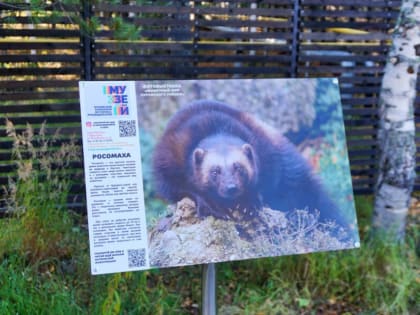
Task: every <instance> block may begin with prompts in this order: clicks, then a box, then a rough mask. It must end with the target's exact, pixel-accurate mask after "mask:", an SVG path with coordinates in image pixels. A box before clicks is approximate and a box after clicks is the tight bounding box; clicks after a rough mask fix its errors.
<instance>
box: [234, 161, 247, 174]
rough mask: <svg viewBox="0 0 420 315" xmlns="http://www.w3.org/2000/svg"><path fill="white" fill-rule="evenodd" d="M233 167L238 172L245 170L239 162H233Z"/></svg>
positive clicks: (241, 172)
mask: <svg viewBox="0 0 420 315" xmlns="http://www.w3.org/2000/svg"><path fill="white" fill-rule="evenodd" d="M233 169H234V170H235V172H237V173H239V174H243V173H244V172H245V170H244V167H243V166H242V165H241V164H239V163H235V164H233Z"/></svg>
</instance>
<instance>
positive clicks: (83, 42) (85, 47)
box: [80, 0, 93, 81]
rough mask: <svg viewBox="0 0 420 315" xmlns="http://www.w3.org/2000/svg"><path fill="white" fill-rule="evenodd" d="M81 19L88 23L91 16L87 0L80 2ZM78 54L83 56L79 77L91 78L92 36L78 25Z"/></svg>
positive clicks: (90, 8)
mask: <svg viewBox="0 0 420 315" xmlns="http://www.w3.org/2000/svg"><path fill="white" fill-rule="evenodd" d="M81 15H82V19H83V21H84V22H85V23H86V25H89V20H90V18H91V16H92V7H91V5H90V1H89V0H83V2H82V12H81ZM80 28H81V29H80V54H81V56H82V58H83V73H82V74H81V78H83V79H84V80H88V81H89V80H92V79H93V64H92V47H93V38H92V36H91V34H89V33H88V32H87V30H83V29H82V27H81V26H80Z"/></svg>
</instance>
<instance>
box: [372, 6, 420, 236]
mask: <svg viewBox="0 0 420 315" xmlns="http://www.w3.org/2000/svg"><path fill="white" fill-rule="evenodd" d="M419 49H420V0H403V3H402V7H401V12H400V16H399V19H398V22H397V26H396V28H395V32H394V35H393V44H392V47H391V50H390V54H389V57H388V61H387V64H386V67H385V74H384V77H383V81H382V87H381V92H380V97H379V115H380V126H379V132H378V138H379V149H380V154H381V156H380V161H379V176H378V179H377V183H376V192H375V207H374V217H373V222H372V223H373V229H374V232H375V233H377V232H381V233H385V234H386V235H387V236H389V237H390V239H391V240H395V241H400V240H402V239H403V238H404V231H405V223H406V217H407V213H408V207H409V203H410V198H411V192H412V190H413V186H414V180H415V166H416V143H415V122H414V106H413V104H414V100H415V96H416V79H417V72H418V67H419V56H418V55H419V54H418V50H419Z"/></svg>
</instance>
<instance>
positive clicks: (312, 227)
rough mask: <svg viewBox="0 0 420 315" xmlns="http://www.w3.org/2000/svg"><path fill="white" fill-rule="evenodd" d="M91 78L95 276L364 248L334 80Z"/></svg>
mask: <svg viewBox="0 0 420 315" xmlns="http://www.w3.org/2000/svg"><path fill="white" fill-rule="evenodd" d="M79 87H80V101H81V102H80V103H81V113H82V131H83V149H84V165H85V180H86V195H87V210H88V222H89V240H90V255H91V268H92V273H93V274H104V273H112V272H123V271H134V270H144V269H149V268H159V267H171V266H182V265H191V264H207V263H214V262H220V261H229V260H242V259H250V258H258V257H269V256H281V255H290V254H300V253H308V252H316V251H328V250H340V249H349V248H356V247H359V235H358V232H357V222H356V215H355V209H354V201H353V193H352V185H351V177H350V168H349V161H348V156H347V149H346V141H345V133H344V125H343V116H342V108H341V104H340V95H339V88H338V81H337V80H336V79H327V78H323V79H229V80H170V81H169V80H168V81H157V80H156V81H93V82H90V81H89V82H87V81H86V82H80V84H79Z"/></svg>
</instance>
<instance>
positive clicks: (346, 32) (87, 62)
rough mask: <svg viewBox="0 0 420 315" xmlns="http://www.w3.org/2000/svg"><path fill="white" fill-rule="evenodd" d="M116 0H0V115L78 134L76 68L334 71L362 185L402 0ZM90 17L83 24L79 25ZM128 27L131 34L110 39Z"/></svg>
mask: <svg viewBox="0 0 420 315" xmlns="http://www.w3.org/2000/svg"><path fill="white" fill-rule="evenodd" d="M54 3H56V2H54ZM121 3H124V4H119V5H116V4H109V2H106V1H95V4H91V3H89V1H84V2H82V4H80V5H78V6H73V7H65V8H63V7H62V6H60V4H59V3H58V4H55V5H54V6H51V7H48V6H47V7H44V8H42V10H39V11H38V10H33V8H32V9H31V10H29V7H28V6H27V4H26V2H25V1H22V3H18V2H16V1H13V2H10V4H7V3H4V2H2V3H0V81H1V84H0V95H1V98H0V113H1V115H2V116H3V117H6V116H7V117H8V118H9V119H10V120H11V121H12V122H13V123H14V124H15V125H16V126H17V127H18V129H19V130H22V129H23V128H24V127H25V124H26V123H30V124H32V125H33V126H35V127H36V126H39V125H40V123H42V122H43V121H44V120H46V121H47V126H48V131H49V132H50V133H53V132H54V130H55V129H56V128H57V127H60V128H61V130H62V134H64V135H70V134H77V135H79V136H80V115H79V101H78V88H77V83H78V80H82V79H83V80H117V79H118V80H140V79H175V78H176V79H183V78H232V77H234V78H251V77H252V78H259V77H261V78H267V77H338V78H339V80H340V89H341V95H342V103H343V107H344V116H345V123H346V131H347V139H348V146H349V155H350V162H351V171H352V176H353V185H354V190H355V192H356V193H359V194H366V193H372V191H373V186H374V178H375V173H376V162H377V160H378V152H377V143H376V138H375V137H376V131H377V125H378V116H377V102H378V93H379V88H380V84H381V79H382V75H383V69H384V65H385V62H386V56H387V52H388V48H389V45H390V32H391V30H392V28H393V26H394V25H395V22H396V18H397V16H398V12H399V7H400V4H401V1H391V0H387V1H378V0H322V1H316V0H277V1H274V0H272V1H269V0H268V1H251V0H248V1H246V0H243V1H121ZM136 3H140V4H136ZM63 9H64V11H65V14H57V13H56V12H60V11H63ZM127 23H128V24H127ZM92 24H96V25H97V27H96V30H95V31H94V32H89V31H88V30H86V27H81V26H80V25H82V26H83V25H84V26H86V25H92ZM127 25H131V27H127ZM130 32H133V33H134V35H136V34H138V35H139V36H137V38H136V39H134V40H121V39H120V38H121V37H122V36H127V35H128V36H130ZM417 90H418V91H419V90H420V84H419V85H418V86H417ZM419 104H420V102H419V99H417V100H416V123H417V125H419V123H420V121H419V113H420V110H419ZM0 143H1V149H0V156H1V163H0V185H6V184H7V177H8V176H10V175H13V174H14V166H13V162H12V161H11V159H10V158H11V148H12V143H11V142H10V140H9V139H7V137H6V135H5V128H4V126H3V124H2V126H1V127H0ZM418 143H419V142H418ZM80 167H82V166H81V165H76V166H75V169H77V168H80ZM76 182H79V184H78V185H75V186H74V189H73V192H72V196H71V200H72V203H73V206H77V207H81V208H83V204H84V202H83V198H84V197H83V195H84V189H83V184H82V181H81V179H76ZM419 188H420V182H416V190H418V189H419ZM0 208H1V205H0Z"/></svg>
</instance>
